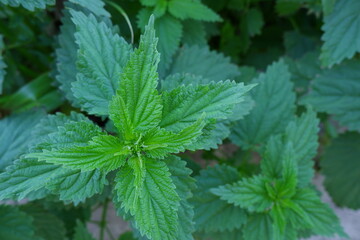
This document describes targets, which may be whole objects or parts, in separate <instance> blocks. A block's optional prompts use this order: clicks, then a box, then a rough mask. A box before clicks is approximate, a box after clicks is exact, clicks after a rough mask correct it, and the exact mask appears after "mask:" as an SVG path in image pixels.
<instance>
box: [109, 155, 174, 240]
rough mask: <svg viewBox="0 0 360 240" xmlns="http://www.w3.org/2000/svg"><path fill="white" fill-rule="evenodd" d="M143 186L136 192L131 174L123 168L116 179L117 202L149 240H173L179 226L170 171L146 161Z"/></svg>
mask: <svg viewBox="0 0 360 240" xmlns="http://www.w3.org/2000/svg"><path fill="white" fill-rule="evenodd" d="M145 169H146V174H145V178H144V183H143V185H142V186H141V189H140V190H139V191H136V189H135V188H134V186H135V183H134V181H135V177H134V170H133V169H132V168H130V167H129V166H125V167H122V168H121V169H120V170H119V172H118V173H117V176H116V178H115V181H116V186H115V190H116V191H117V195H118V200H119V201H121V206H122V208H124V210H125V212H126V213H127V212H129V211H130V213H131V215H133V216H134V219H135V221H136V228H137V229H139V230H140V232H141V234H142V235H146V236H147V237H148V238H150V239H164V240H170V239H175V238H176V234H177V224H178V222H177V221H178V214H177V212H178V208H179V200H180V199H179V196H178V194H177V193H176V191H175V185H174V184H173V182H172V180H171V177H170V172H169V169H168V168H167V166H166V164H165V163H164V162H162V161H159V160H153V159H146V162H145Z"/></svg>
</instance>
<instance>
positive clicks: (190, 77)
mask: <svg viewBox="0 0 360 240" xmlns="http://www.w3.org/2000/svg"><path fill="white" fill-rule="evenodd" d="M210 82H211V81H210V80H209V79H207V78H203V77H202V76H199V75H194V74H190V73H175V74H172V75H169V76H167V77H166V78H165V79H164V80H162V81H161V90H162V91H171V90H173V89H175V88H177V87H179V86H181V85H190V84H192V85H204V84H208V83H210Z"/></svg>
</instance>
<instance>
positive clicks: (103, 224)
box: [99, 199, 109, 240]
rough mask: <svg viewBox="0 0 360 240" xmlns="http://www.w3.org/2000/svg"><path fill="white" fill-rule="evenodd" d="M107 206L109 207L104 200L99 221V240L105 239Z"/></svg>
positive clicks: (107, 202) (107, 200) (107, 201)
mask: <svg viewBox="0 0 360 240" xmlns="http://www.w3.org/2000/svg"><path fill="white" fill-rule="evenodd" d="M108 205H109V199H106V200H105V202H104V206H103V211H102V215H101V221H100V237H99V239H100V240H104V237H105V229H106V215H107V209H108Z"/></svg>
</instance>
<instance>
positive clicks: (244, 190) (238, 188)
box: [211, 176, 272, 212]
mask: <svg viewBox="0 0 360 240" xmlns="http://www.w3.org/2000/svg"><path fill="white" fill-rule="evenodd" d="M268 182H270V180H269V179H267V178H265V177H262V176H254V177H252V178H245V179H243V180H241V181H239V182H236V183H233V184H227V185H224V186H220V187H217V188H214V189H212V190H211V192H212V193H214V194H216V195H217V196H219V197H220V198H221V199H222V200H224V201H227V202H229V203H231V204H234V205H235V206H240V207H242V208H246V209H247V210H249V211H251V212H254V211H255V212H262V211H264V210H265V209H267V208H269V207H270V206H271V204H272V202H271V199H270V198H269V197H268V193H267V190H266V186H265V185H266V183H268Z"/></svg>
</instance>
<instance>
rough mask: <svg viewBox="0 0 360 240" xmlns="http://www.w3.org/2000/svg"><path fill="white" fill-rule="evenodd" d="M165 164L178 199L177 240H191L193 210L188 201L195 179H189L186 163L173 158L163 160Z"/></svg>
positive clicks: (193, 229) (189, 171)
mask: <svg viewBox="0 0 360 240" xmlns="http://www.w3.org/2000/svg"><path fill="white" fill-rule="evenodd" d="M164 161H165V163H166V165H167V166H168V168H169V171H170V173H171V179H172V181H173V183H174V185H175V186H176V192H177V194H178V195H179V197H180V205H179V210H178V218H179V220H178V234H177V237H176V239H178V240H193V236H192V233H193V232H194V231H195V228H194V222H193V217H194V210H193V206H192V205H191V204H190V202H189V201H188V199H189V198H191V197H192V191H193V190H194V189H196V184H195V179H193V178H192V177H190V174H191V173H192V171H191V170H190V169H189V168H187V167H186V162H185V161H183V160H181V159H180V158H178V157H175V156H169V157H168V158H165V160H164Z"/></svg>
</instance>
